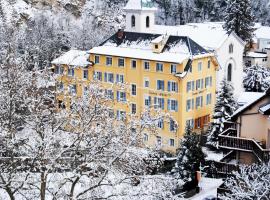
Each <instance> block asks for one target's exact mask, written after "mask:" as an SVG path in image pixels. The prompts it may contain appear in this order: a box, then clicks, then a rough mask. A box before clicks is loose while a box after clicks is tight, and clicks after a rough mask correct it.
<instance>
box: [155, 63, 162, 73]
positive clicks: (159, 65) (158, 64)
mask: <svg viewBox="0 0 270 200" xmlns="http://www.w3.org/2000/svg"><path fill="white" fill-rule="evenodd" d="M156 71H157V72H163V64H162V63H157V64H156Z"/></svg>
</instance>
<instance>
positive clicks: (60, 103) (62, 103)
mask: <svg viewBox="0 0 270 200" xmlns="http://www.w3.org/2000/svg"><path fill="white" fill-rule="evenodd" d="M58 108H60V109H66V105H65V104H64V102H63V101H61V100H59V101H58Z"/></svg>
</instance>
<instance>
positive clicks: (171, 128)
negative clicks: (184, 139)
mask: <svg viewBox="0 0 270 200" xmlns="http://www.w3.org/2000/svg"><path fill="white" fill-rule="evenodd" d="M170 131H171V132H174V131H176V123H175V121H174V120H173V119H170Z"/></svg>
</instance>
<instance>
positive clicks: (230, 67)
mask: <svg viewBox="0 0 270 200" xmlns="http://www.w3.org/2000/svg"><path fill="white" fill-rule="evenodd" d="M227 81H232V64H231V63H230V64H229V65H228V69H227Z"/></svg>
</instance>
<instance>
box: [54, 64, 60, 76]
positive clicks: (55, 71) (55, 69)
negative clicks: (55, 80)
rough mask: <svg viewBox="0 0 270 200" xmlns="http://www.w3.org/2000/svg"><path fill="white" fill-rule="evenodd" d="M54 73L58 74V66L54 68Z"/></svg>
mask: <svg viewBox="0 0 270 200" xmlns="http://www.w3.org/2000/svg"><path fill="white" fill-rule="evenodd" d="M54 73H55V74H60V66H58V65H56V66H55V68H54Z"/></svg>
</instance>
